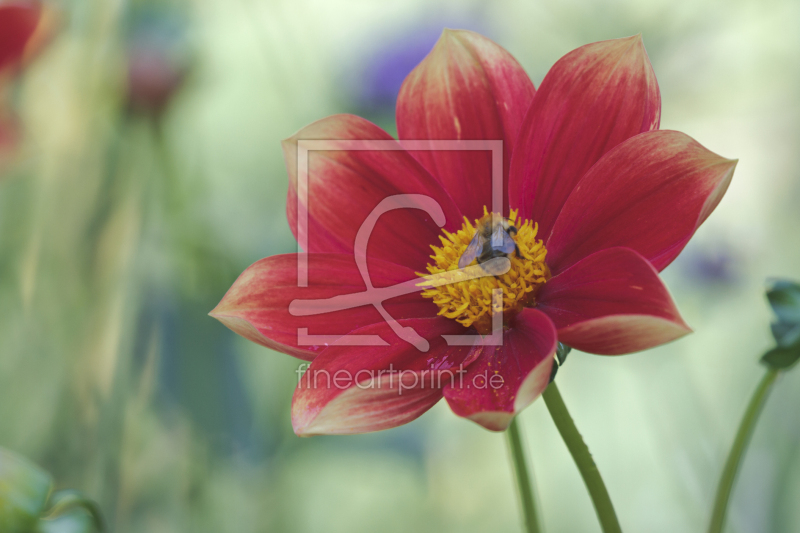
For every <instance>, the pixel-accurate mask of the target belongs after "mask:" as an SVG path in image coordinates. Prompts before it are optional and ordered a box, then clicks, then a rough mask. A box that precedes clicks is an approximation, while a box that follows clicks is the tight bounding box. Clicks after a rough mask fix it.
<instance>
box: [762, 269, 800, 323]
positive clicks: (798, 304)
mask: <svg viewBox="0 0 800 533" xmlns="http://www.w3.org/2000/svg"><path fill="white" fill-rule="evenodd" d="M767 299H768V300H769V304H770V305H771V306H772V309H773V311H775V315H776V316H777V317H778V322H779V323H781V322H784V323H789V324H800V285H799V284H797V283H795V282H793V281H789V280H775V281H773V282H772V286H771V287H770V288H769V289H768V290H767Z"/></svg>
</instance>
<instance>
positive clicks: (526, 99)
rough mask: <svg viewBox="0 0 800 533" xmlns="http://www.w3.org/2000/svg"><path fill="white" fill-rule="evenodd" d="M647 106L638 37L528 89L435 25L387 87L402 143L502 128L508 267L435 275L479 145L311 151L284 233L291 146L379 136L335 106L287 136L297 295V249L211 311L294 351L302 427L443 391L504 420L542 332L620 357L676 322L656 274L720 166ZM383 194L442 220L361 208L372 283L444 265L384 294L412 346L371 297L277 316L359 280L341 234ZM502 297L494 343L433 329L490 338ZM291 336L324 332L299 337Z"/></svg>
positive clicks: (358, 420) (393, 408) (542, 366)
mask: <svg viewBox="0 0 800 533" xmlns="http://www.w3.org/2000/svg"><path fill="white" fill-rule="evenodd" d="M660 111H661V98H660V95H659V90H658V84H657V83H656V79H655V75H654V74H653V69H652V67H651V65H650V61H649V59H648V57H647V54H646V53H645V49H644V46H643V43H642V40H641V37H639V36H635V37H630V38H627V39H616V40H610V41H604V42H599V43H594V44H589V45H586V46H583V47H581V48H578V49H577V50H574V51H573V52H570V53H569V54H567V55H566V56H564V57H563V58H561V59H560V60H559V61H558V62H557V63H556V64H555V65H554V66H553V67H552V68H551V69H550V71H549V72H548V73H547V76H546V77H545V78H544V80H543V81H542V84H541V86H540V87H539V90H538V91H535V90H534V86H533V84H532V83H531V81H530V79H529V78H528V76H527V75H526V74H525V72H524V71H523V69H522V68H521V67H520V65H519V64H518V63H517V61H516V60H515V59H514V58H513V57H512V56H511V55H510V54H509V53H508V52H506V51H505V50H504V49H503V48H501V47H500V46H498V45H497V44H495V43H493V42H492V41H490V40H488V39H486V38H484V37H482V36H480V35H477V34H475V33H471V32H467V31H445V32H444V33H443V35H442V37H441V38H440V40H439V41H438V43H437V44H436V46H435V47H434V49H433V51H432V52H431V53H430V54H429V55H428V56H427V57H426V58H425V59H424V60H423V61H422V63H420V64H419V65H418V66H417V67H416V68H415V69H414V70H413V71H412V72H411V74H410V75H409V76H408V78H407V79H406V80H405V82H404V84H403V87H402V89H401V91H400V95H399V97H398V102H397V129H398V134H399V138H400V140H401V142H402V141H405V140H420V139H423V140H424V139H450V140H452V139H455V140H470V139H473V140H474V139H477V140H497V139H500V140H502V142H503V161H502V162H503V168H502V175H503V190H502V192H503V195H504V196H503V200H504V202H505V204H504V207H503V215H504V216H505V217H508V218H509V222H510V223H511V224H513V225H514V226H515V227H516V229H517V232H516V233H512V235H513V238H514V240H515V246H516V250H515V251H514V252H513V253H510V254H508V257H509V259H510V263H511V266H510V269H509V270H508V271H507V272H506V273H505V274H502V275H498V276H490V275H485V276H484V277H480V278H477V279H469V280H467V279H464V278H459V277H458V276H460V275H461V273H460V272H455V273H453V272H452V271H453V270H456V269H457V268H458V261H459V258H460V257H461V255H462V254H463V252H464V250H465V249H466V248H467V245H468V244H469V242H470V241H471V239H472V238H473V235H474V233H475V231H476V230H475V227H474V226H473V224H472V223H471V221H472V220H475V219H478V218H480V217H482V216H483V215H484V212H485V211H484V210H485V209H486V207H487V206H489V208H491V206H492V205H493V203H492V180H491V163H492V161H491V154H490V153H488V152H486V151H452V150H450V151H407V150H403V149H394V150H378V151H370V150H362V151H348V150H336V151H334V150H327V151H322V150H320V151H311V152H309V157H308V172H307V179H308V186H307V195H305V199H303V197H301V198H300V199H301V202H300V204H299V205H300V209H302V210H307V213H308V223H307V225H306V226H305V227H300V228H298V222H297V216H296V215H297V210H298V166H297V165H298V163H297V151H298V141H299V140H302V139H316V140H319V139H336V140H363V139H366V140H384V141H388V142H390V143H391V142H392V141H391V139H392V138H391V136H390V135H389V134H387V133H386V132H384V131H383V130H381V129H380V128H379V127H378V126H376V125H374V124H372V123H370V122H368V121H366V120H364V119H362V118H359V117H356V116H350V115H337V116H333V117H328V118H326V119H323V120H320V121H319V122H315V123H314V124H311V125H310V126H308V127H306V128H304V129H302V130H301V131H300V132H299V133H297V134H296V135H295V136H293V137H291V138H290V139H288V140H286V141H285V142H284V153H285V158H286V164H287V168H288V172H289V178H290V183H289V198H288V203H287V211H288V218H289V223H290V225H291V227H292V230H293V232H294V233H295V236H296V237H298V239H299V240H300V241H301V242H307V243H308V244H307V248H306V251H307V252H308V255H307V256H305V258H307V262H308V284H307V287H302V288H301V287H298V270H297V265H298V256H297V255H296V254H290V255H280V256H274V257H268V258H266V259H262V260H261V261H259V262H257V263H255V264H254V265H252V266H251V267H249V268H248V269H247V270H246V271H245V272H244V273H243V274H242V275H241V276H240V277H239V279H238V280H237V281H236V283H235V284H234V285H233V287H232V288H231V289H230V290H229V291H228V293H227V294H226V295H225V297H224V298H223V299H222V301H221V302H220V304H219V305H218V306H217V308H216V309H214V311H212V313H211V314H212V316H214V317H216V318H217V319H219V320H220V321H222V322H223V323H224V324H225V325H226V326H228V327H229V328H230V329H232V330H233V331H235V332H237V333H239V334H240V335H242V336H244V337H246V338H248V339H250V340H252V341H255V342H257V343H260V344H263V345H264V346H267V347H269V348H272V349H275V350H278V351H282V352H284V353H287V354H290V355H293V356H295V357H298V358H300V359H304V360H307V361H311V364H310V367H309V368H308V370H307V372H306V375H305V376H304V377H303V378H302V379H301V380H300V383H299V385H298V387H297V389H296V391H295V394H294V398H293V404H292V422H293V426H294V430H295V432H296V433H297V434H299V435H311V434H320V433H359V432H366V431H374V430H380V429H386V428H390V427H393V426H397V425H400V424H404V423H406V422H409V421H411V420H413V419H415V418H416V417H418V416H419V415H421V414H422V413H423V412H425V411H426V410H427V409H429V408H430V407H431V406H433V405H434V404H435V403H436V402H437V401H439V399H441V398H442V397H444V398H445V399H446V400H447V402H448V404H449V405H450V407H451V408H452V410H453V411H454V412H455V413H456V414H457V415H459V416H463V417H467V418H470V419H472V420H474V421H475V422H477V423H479V424H481V425H482V426H484V427H486V428H488V429H491V430H503V429H505V428H506V427H507V426H508V424H509V423H510V421H511V420H512V418H513V417H514V416H515V414H516V413H518V412H520V411H521V410H522V409H524V408H525V407H526V406H527V405H529V404H530V403H531V402H532V401H533V400H534V399H536V398H537V397H538V396H539V395H540V394H541V393H542V391H543V390H544V389H545V387H546V386H547V384H548V379H549V377H550V373H551V367H552V364H553V356H554V353H555V350H556V347H557V344H558V342H559V341H561V342H563V343H564V344H566V345H569V346H572V347H575V348H577V349H579V350H583V351H586V352H591V353H595V354H603V355H617V354H625V353H630V352H635V351H639V350H644V349H647V348H651V347H654V346H657V345H660V344H663V343H665V342H669V341H672V340H674V339H676V338H678V337H681V336H683V335H685V334H686V333H688V332H689V331H690V330H689V328H688V327H687V326H686V324H685V323H684V321H683V320H682V318H681V317H680V314H679V313H678V310H677V309H676V307H675V304H674V303H673V301H672V299H671V298H670V295H669V293H668V291H667V289H666V287H665V286H664V285H663V283H662V282H661V280H660V279H659V277H658V272H659V271H660V270H662V269H664V268H665V267H666V266H667V265H669V264H670V263H671V262H672V260H673V259H675V257H676V256H677V255H678V254H679V253H680V251H681V250H682V249H683V247H684V246H685V245H686V243H687V242H688V241H689V239H690V238H691V236H692V235H693V234H694V232H695V230H696V229H697V227H698V226H699V225H700V224H701V223H702V222H703V221H704V220H705V219H706V218H707V217H708V216H709V214H710V213H711V212H712V211H713V210H714V208H715V207H716V205H717V204H718V203H719V201H720V199H721V198H722V196H723V194H724V193H725V190H726V189H727V187H728V184H729V183H730V180H731V177H732V175H733V170H734V167H735V165H736V162H735V161H731V160H728V159H724V158H722V157H720V156H717V155H715V154H713V153H711V152H709V151H708V150H706V149H705V148H703V147H702V146H700V145H699V144H698V143H697V142H695V141H694V140H692V139H691V138H689V137H688V136H686V135H684V134H682V133H679V132H675V131H658V126H659V117H660ZM398 148H399V147H398ZM415 150H416V147H415ZM304 177H305V176H304ZM302 192H304V193H305V192H306V191H305V190H303V191H302ZM397 194H416V195H425V196H427V197H430V198H433V199H434V200H435V201H436V202H437V203H438V204H439V206H440V207H441V211H442V212H443V217H442V218H445V219H446V221H445V222H444V224H443V230H442V229H440V227H439V226H438V225H437V224H436V222H435V220H434V219H435V218H436V217H435V216H432V215H428V214H426V213H425V212H423V211H420V210H415V209H395V210H393V211H391V212H388V213H386V214H384V215H382V216H381V217H380V218H379V219H378V221H377V223H376V225H375V227H374V229H373V231H372V233H371V237H370V240H369V247H368V249H367V252H366V260H367V264H368V267H369V268H368V270H369V275H370V277H371V280H372V284H373V285H374V286H375V287H378V288H380V287H388V286H395V285H397V284H400V283H403V282H409V280H414V279H415V276H418V275H420V274H417V273H419V272H424V271H426V270H427V271H428V272H429V273H431V274H433V275H440V276H441V275H446V276H452V277H450V278H449V279H450V281H451V283H450V284H448V285H439V286H436V284H435V283H431V282H428V283H424V282H423V283H422V284H420V285H421V286H420V287H419V288H418V290H421V291H422V292H421V293H420V292H413V293H405V294H402V295H400V296H397V297H395V298H392V299H389V300H387V301H385V302H383V309H384V310H385V312H386V313H388V314H389V315H390V316H391V317H393V318H394V319H395V320H396V325H399V326H401V327H403V328H413V330H414V331H416V332H417V333H418V334H420V335H421V336H422V337H424V338H425V339H427V340H428V342H429V349H428V350H427V351H425V352H422V351H420V350H418V349H417V348H416V347H415V346H413V345H412V344H411V343H409V342H408V341H406V340H403V339H400V338H399V337H398V335H396V334H395V333H394V331H393V330H396V329H399V328H393V327H392V325H391V324H389V323H387V321H386V320H384V319H383V317H382V316H381V313H380V312H379V311H378V310H376V308H375V307H374V306H371V305H361V306H360V307H359V306H352V307H350V308H347V309H344V310H339V311H337V312H331V313H326V314H319V315H316V316H295V315H298V314H302V313H297V312H296V311H297V308H296V307H295V308H294V309H293V311H295V312H290V304H292V302H293V301H295V300H324V299H328V298H331V297H335V296H339V295H345V294H351V293H359V292H363V291H364V290H365V287H366V285H365V282H364V281H363V280H362V276H361V273H360V270H359V265H357V262H356V260H355V259H354V246H355V243H356V234H357V232H358V230H359V227H360V226H361V225H362V223H363V222H364V220H365V219H366V218H367V217H368V215H369V214H370V213H371V212H372V211H373V209H374V208H375V207H376V206H377V205H378V204H379V203H380V202H381V201H382V200H384V199H385V198H386V197H388V196H391V195H397ZM431 248H433V251H434V253H433V255H431ZM473 268H474V267H473ZM477 268H481V267H477ZM442 272H445V273H447V274H441V273H442ZM417 281H419V279H418V278H417ZM411 283H414V282H411ZM492 289H501V290H502V291H503V293H502V296H503V298H502V303H500V302H495V304H493V303H492V299H491V293H492ZM295 305H296V304H295ZM501 307H502V311H503V313H502V321H503V331H502V344H501V345H497V346H494V345H487V343H485V342H483V343H478V344H477V345H475V346H458V345H450V344H448V343H447V342H445V340H443V337H442V335H463V334H465V333H468V332H470V331H471V332H474V333H479V334H482V335H487V334H488V332H489V331H490V328H488V327H487V325H488V324H490V323H491V319H492V317H493V316H495V315H496V314H497V312H498V311H499V310H500V308H501ZM301 328H306V329H305V330H302V329H301ZM300 332H302V333H303V335H305V334H307V333H310V334H315V335H327V336H328V337H327V339H328V340H330V342H321V343H318V345H313V344H311V345H309V343H308V342H301V341H302V340H303V339H304V337H303V335H300V334H299V333H300ZM345 333H349V334H353V335H355V334H357V335H373V336H378V337H380V339H379V340H382V345H380V346H343V345H339V344H337V343H336V342H335V340H336V339H337V338H340V337H341V336H342V335H343V334H345ZM373 338H374V337H373ZM456 369H461V370H462V371H461V372H455V373H456V374H457V376H456V378H455V379H453V378H452V376H453V374H454V370H456ZM322 375H324V376H325V379H323V378H322V377H320V376H322ZM310 376H313V377H314V379H311V377H310ZM337 376H339V377H340V379H339V380H338V381H337V379H336V377H337ZM442 376H444V377H445V379H444V380H442V379H441V378H442ZM317 378H319V379H317ZM331 378H333V381H332V382H331V380H330V379H331ZM392 380H393V381H392Z"/></svg>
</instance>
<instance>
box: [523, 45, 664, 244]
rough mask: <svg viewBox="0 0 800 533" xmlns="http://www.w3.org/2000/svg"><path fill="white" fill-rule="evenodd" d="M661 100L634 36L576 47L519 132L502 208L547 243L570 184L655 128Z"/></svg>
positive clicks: (547, 82) (548, 78)
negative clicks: (529, 222) (529, 223)
mask: <svg viewBox="0 0 800 533" xmlns="http://www.w3.org/2000/svg"><path fill="white" fill-rule="evenodd" d="M660 115H661V96H660V93H659V91H658V83H657V82H656V78H655V74H654V73H653V68H652V66H651V65H650V60H649V59H648V58H647V53H646V52H645V50H644V44H643V43H642V39H641V37H640V36H638V35H637V36H634V37H629V38H627V39H614V40H611V41H603V42H599V43H594V44H589V45H586V46H582V47H581V48H578V49H577V50H574V51H572V52H570V53H569V54H567V55H565V56H564V57H562V58H561V59H559V60H558V62H556V64H555V65H553V68H551V69H550V71H549V72H548V73H547V76H545V78H544V80H543V81H542V85H541V87H539V90H538V91H537V93H536V96H535V97H534V99H533V103H532V104H531V108H530V110H529V111H528V114H527V116H526V117H525V122H524V123H523V125H522V132H521V133H520V138H519V140H518V142H517V146H518V149H517V150H516V151H515V152H514V157H513V159H512V161H511V175H510V177H509V202H511V206H512V207H519V208H520V212H521V214H522V215H523V216H524V217H525V218H529V217H533V219H534V220H535V221H536V222H538V223H539V234H540V235H543V236H545V237H547V236H548V235H549V234H550V230H551V229H552V228H553V224H554V223H555V220H556V218H557V217H558V213H559V212H560V211H561V207H562V206H563V205H564V202H565V201H566V199H567V197H568V196H569V194H570V193H571V192H572V190H573V188H575V185H576V184H577V183H578V181H579V180H580V179H581V177H583V175H584V174H585V173H586V171H587V170H589V168H591V166H592V165H594V164H595V162H597V160H598V159H600V157H601V156H602V155H603V154H604V153H606V152H608V151H609V150H611V149H612V148H613V147H614V146H616V145H617V144H619V143H621V142H622V141H624V140H625V139H628V138H629V137H632V136H633V135H636V134H638V133H641V132H643V131H648V130H653V129H658V124H659V118H660Z"/></svg>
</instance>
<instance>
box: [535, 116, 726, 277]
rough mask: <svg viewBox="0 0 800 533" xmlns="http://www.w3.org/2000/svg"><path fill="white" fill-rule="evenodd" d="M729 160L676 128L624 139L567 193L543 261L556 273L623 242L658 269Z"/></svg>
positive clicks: (720, 183) (703, 214)
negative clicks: (567, 197)
mask: <svg viewBox="0 0 800 533" xmlns="http://www.w3.org/2000/svg"><path fill="white" fill-rule="evenodd" d="M735 166H736V161H731V160H729V159H725V158H723V157H720V156H718V155H716V154H715V153H713V152H710V151H708V150H706V149H705V148H703V147H702V146H701V145H700V144H698V143H697V142H696V141H695V140H693V139H692V138H691V137H689V136H687V135H684V134H683V133H679V132H676V131H653V132H648V133H643V134H641V135H637V136H636V137H633V138H631V139H629V140H627V141H626V142H624V143H622V144H620V145H619V146H617V147H616V148H615V149H614V150H612V151H611V152H609V153H608V154H606V155H605V156H604V157H603V158H602V159H601V160H600V161H598V163H597V164H596V165H595V166H594V167H593V168H592V169H591V170H590V171H589V172H588V173H587V174H586V176H585V177H584V178H583V179H582V180H581V182H580V183H579V184H578V186H577V187H576V188H575V191H574V192H573V193H572V195H571V196H570V197H569V199H568V200H567V203H566V204H565V205H564V209H563V210H562V212H561V215H560V216H559V218H558V221H557V222H556V224H555V227H554V228H553V232H552V234H551V236H550V240H549V241H548V243H547V250H548V254H547V264H548V265H549V266H550V268H551V270H552V271H553V272H554V273H558V272H560V271H561V270H563V269H565V268H567V267H568V266H569V265H571V264H573V263H575V262H577V261H579V260H581V259H582V258H584V257H587V256H589V255H591V254H593V253H595V252H597V251H599V250H603V249H605V248H612V247H615V246H624V247H626V248H632V249H633V250H636V251H637V252H639V253H640V254H641V255H642V256H644V257H645V259H647V260H648V261H650V262H651V263H652V264H653V266H655V267H656V269H657V270H659V271H661V270H663V269H664V268H665V267H666V266H667V265H669V264H670V263H671V262H672V260H673V259H675V257H677V255H678V254H679V253H680V252H681V250H683V247H684V246H686V243H687V242H689V239H690V238H691V237H692V235H694V232H695V230H697V228H698V227H699V226H700V224H702V223H703V222H704V221H705V219H706V218H707V217H708V215H710V214H711V212H712V211H713V210H714V208H715V207H716V206H717V204H718V203H719V201H720V200H721V199H722V196H723V195H724V194H725V191H726V190H727V189H728V185H729V184H730V181H731V178H732V177H733V170H734V167H735Z"/></svg>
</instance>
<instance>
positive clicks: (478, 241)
mask: <svg viewBox="0 0 800 533" xmlns="http://www.w3.org/2000/svg"><path fill="white" fill-rule="evenodd" d="M482 251H483V236H482V235H481V232H480V231H478V232H476V233H475V236H474V237H473V238H472V241H470V243H469V246H467V249H466V250H464V253H463V254H461V257H460V258H459V260H458V268H465V267H467V266H468V265H469V264H470V263H472V262H473V261H474V260H475V259H477V258H478V256H479V255H481V252H482Z"/></svg>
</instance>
